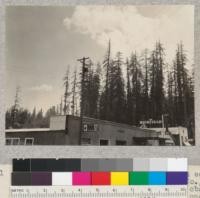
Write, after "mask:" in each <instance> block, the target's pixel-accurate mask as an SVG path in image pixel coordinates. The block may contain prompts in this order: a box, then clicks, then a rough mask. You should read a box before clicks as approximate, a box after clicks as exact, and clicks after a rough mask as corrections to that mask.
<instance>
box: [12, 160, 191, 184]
mask: <svg viewBox="0 0 200 198" xmlns="http://www.w3.org/2000/svg"><path fill="white" fill-rule="evenodd" d="M187 184H188V164H187V159H186V158H152V159H143V158H141V159H139V158H138V159H137V158H134V159H59V160H56V159H24V160H23V159H20V160H18V159H14V160H13V172H12V185H13V186H70V185H73V186H76V185H78V186H84V185H187Z"/></svg>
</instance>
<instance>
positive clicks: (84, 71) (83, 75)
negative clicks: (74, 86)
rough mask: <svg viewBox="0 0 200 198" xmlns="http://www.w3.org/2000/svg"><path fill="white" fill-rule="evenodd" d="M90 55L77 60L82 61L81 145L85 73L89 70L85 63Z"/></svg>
mask: <svg viewBox="0 0 200 198" xmlns="http://www.w3.org/2000/svg"><path fill="white" fill-rule="evenodd" d="M88 59H89V57H87V58H85V57H83V58H81V59H78V60H77V61H79V62H81V63H82V72H81V97H80V131H79V145H81V133H82V129H83V112H84V111H83V107H84V85H85V73H86V72H88V68H87V65H86V63H85V61H86V60H88Z"/></svg>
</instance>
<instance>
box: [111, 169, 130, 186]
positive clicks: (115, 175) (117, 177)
mask: <svg viewBox="0 0 200 198" xmlns="http://www.w3.org/2000/svg"><path fill="white" fill-rule="evenodd" d="M128 184H129V179H128V172H111V185H128Z"/></svg>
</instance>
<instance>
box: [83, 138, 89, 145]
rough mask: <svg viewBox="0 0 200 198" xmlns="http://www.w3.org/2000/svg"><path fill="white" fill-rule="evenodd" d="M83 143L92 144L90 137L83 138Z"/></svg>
mask: <svg viewBox="0 0 200 198" xmlns="http://www.w3.org/2000/svg"><path fill="white" fill-rule="evenodd" d="M81 144H82V145H90V144H91V139H90V138H82V139H81Z"/></svg>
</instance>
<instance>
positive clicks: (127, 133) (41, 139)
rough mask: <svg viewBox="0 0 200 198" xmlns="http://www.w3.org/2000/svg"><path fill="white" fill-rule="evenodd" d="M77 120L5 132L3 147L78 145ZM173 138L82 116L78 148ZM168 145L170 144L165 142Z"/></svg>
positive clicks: (162, 141)
mask: <svg viewBox="0 0 200 198" xmlns="http://www.w3.org/2000/svg"><path fill="white" fill-rule="evenodd" d="M79 135H80V118H79V117H77V116H72V115H66V116H64V115H62V116H53V117H51V119H50V127H49V128H40V129H7V130H6V144H7V145H78V144H79ZM167 142H171V144H172V145H173V144H174V142H173V139H172V138H171V136H170V135H167V134H165V132H164V129H163V128H160V129H158V128H140V127H135V126H131V125H127V124H121V123H115V122H110V121H105V120H99V119H94V118H89V117H83V132H82V133H81V145H96V146H98V145H102V146H104V145H112V146H114V145H128V146H131V145H144V146H145V145H147V146H157V145H166V144H167ZM169 144H170V143H169Z"/></svg>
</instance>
